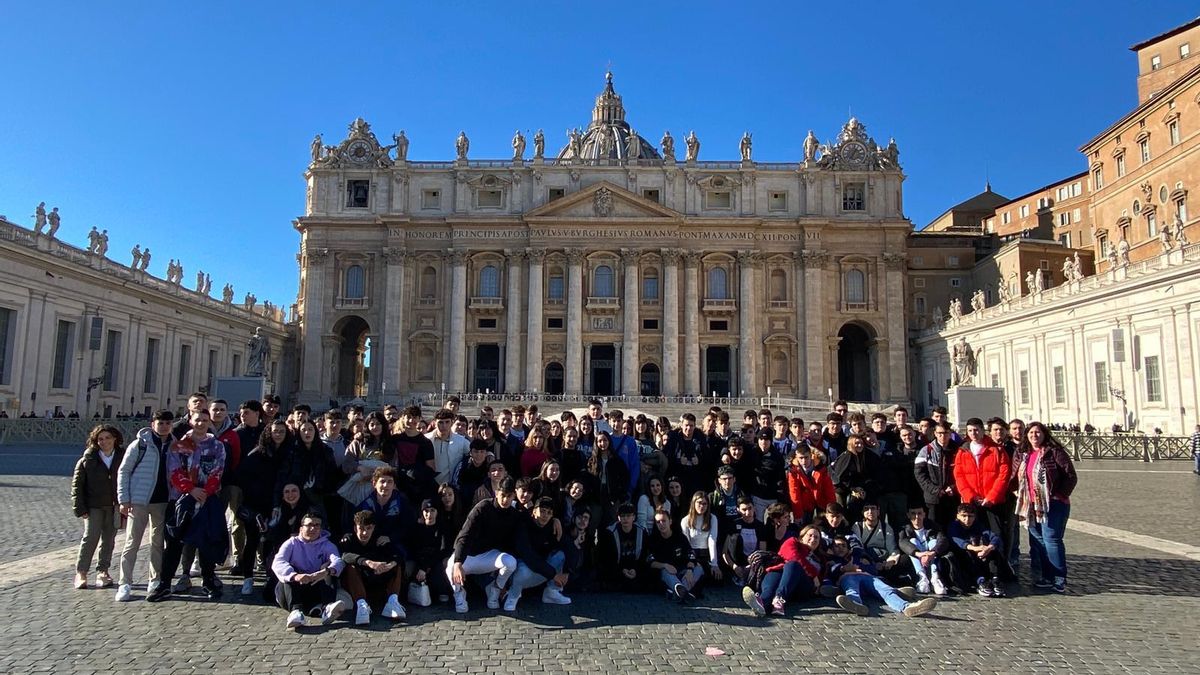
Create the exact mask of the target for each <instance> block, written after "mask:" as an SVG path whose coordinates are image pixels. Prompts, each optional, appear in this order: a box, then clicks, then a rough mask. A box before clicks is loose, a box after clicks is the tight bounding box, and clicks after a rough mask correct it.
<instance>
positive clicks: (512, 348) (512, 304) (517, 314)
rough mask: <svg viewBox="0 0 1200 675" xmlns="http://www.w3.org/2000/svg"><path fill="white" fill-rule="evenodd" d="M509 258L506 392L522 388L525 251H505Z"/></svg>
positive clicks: (506, 321) (505, 351) (505, 347)
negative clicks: (523, 271)
mask: <svg viewBox="0 0 1200 675" xmlns="http://www.w3.org/2000/svg"><path fill="white" fill-rule="evenodd" d="M504 255H505V258H506V259H507V260H508V297H507V298H505V302H507V303H508V315H507V316H506V317H505V319H504V329H505V335H504V386H503V389H504V391H506V392H517V391H520V390H521V266H522V265H523V264H524V262H525V253H524V252H523V251H512V250H505V251H504Z"/></svg>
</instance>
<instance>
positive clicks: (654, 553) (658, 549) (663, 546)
mask: <svg viewBox="0 0 1200 675" xmlns="http://www.w3.org/2000/svg"><path fill="white" fill-rule="evenodd" d="M648 539H649V541H648V542H647V550H648V552H649V555H648V556H647V558H646V562H648V563H650V569H651V570H652V571H653V572H657V573H658V574H659V578H660V579H662V583H663V585H664V586H665V587H666V590H667V596H668V597H671V596H674V597H675V598H676V599H678V600H679V601H680V602H687V601H688V600H693V599H695V597H696V596H694V595H692V588H693V587H695V585H696V583H697V582H699V581H700V578H701V577H702V576H704V569H703V568H702V567H701V566H700V565H699V564H697V562H696V554H695V553H694V552H693V550H692V547H691V545H690V544H688V540H687V539H686V538H685V537H684V536H683V534H682V533H680V532H678V531H676V530H673V529H672V528H671V514H670V512H668V511H667V510H666V509H659V510H658V511H656V512H655V513H654V532H652V533H651V534H650V536H649V538H648Z"/></svg>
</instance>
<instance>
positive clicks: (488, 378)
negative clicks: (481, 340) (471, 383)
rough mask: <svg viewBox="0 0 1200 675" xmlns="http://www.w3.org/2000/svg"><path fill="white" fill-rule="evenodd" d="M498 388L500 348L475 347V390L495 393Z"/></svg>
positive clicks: (497, 346)
mask: <svg viewBox="0 0 1200 675" xmlns="http://www.w3.org/2000/svg"><path fill="white" fill-rule="evenodd" d="M499 388H500V346H499V345H479V346H477V347H475V389H476V390H478V391H488V390H491V391H496V390H498V389H499Z"/></svg>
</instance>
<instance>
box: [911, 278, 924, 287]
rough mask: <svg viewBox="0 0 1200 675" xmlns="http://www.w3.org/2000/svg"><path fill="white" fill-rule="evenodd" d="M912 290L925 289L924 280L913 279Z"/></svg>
mask: <svg viewBox="0 0 1200 675" xmlns="http://www.w3.org/2000/svg"><path fill="white" fill-rule="evenodd" d="M913 288H925V280H924V279H913Z"/></svg>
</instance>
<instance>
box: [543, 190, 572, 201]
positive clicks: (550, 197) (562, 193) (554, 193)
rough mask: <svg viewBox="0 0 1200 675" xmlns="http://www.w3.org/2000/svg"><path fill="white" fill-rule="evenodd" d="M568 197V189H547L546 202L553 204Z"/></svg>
mask: <svg viewBox="0 0 1200 675" xmlns="http://www.w3.org/2000/svg"><path fill="white" fill-rule="evenodd" d="M566 196H567V189H566V188H547V189H546V202H552V201H554V200H556V199H562V198H563V197H566Z"/></svg>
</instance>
